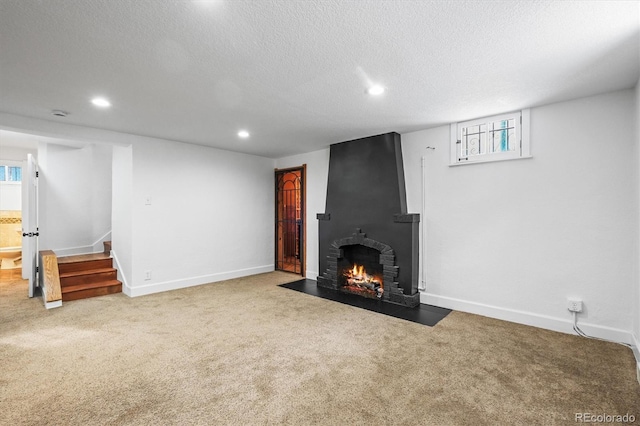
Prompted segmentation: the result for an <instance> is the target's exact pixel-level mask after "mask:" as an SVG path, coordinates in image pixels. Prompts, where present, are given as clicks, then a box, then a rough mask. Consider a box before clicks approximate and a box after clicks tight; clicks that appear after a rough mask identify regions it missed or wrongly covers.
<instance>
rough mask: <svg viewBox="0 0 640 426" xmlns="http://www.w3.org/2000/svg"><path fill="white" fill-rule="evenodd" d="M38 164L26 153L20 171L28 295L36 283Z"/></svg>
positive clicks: (23, 244) (23, 247) (24, 261)
mask: <svg viewBox="0 0 640 426" xmlns="http://www.w3.org/2000/svg"><path fill="white" fill-rule="evenodd" d="M38 235H39V233H38V164H37V163H36V160H35V158H33V155H31V154H27V161H25V166H24V168H23V173H22V278H23V279H27V278H28V279H29V297H33V296H34V294H35V289H36V287H37V285H38V275H37V272H36V271H37V269H36V268H37V266H38Z"/></svg>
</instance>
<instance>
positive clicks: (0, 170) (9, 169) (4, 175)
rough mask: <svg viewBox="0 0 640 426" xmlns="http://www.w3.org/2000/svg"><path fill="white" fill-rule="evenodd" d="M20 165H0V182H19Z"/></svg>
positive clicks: (20, 177) (20, 178) (20, 179)
mask: <svg viewBox="0 0 640 426" xmlns="http://www.w3.org/2000/svg"><path fill="white" fill-rule="evenodd" d="M21 181H22V167H17V166H4V165H0V182H21Z"/></svg>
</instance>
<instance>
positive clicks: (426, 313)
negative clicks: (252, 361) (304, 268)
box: [280, 279, 451, 327]
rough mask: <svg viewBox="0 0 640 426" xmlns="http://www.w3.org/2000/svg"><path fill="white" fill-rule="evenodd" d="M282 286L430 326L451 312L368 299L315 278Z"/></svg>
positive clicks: (282, 285)
mask: <svg viewBox="0 0 640 426" xmlns="http://www.w3.org/2000/svg"><path fill="white" fill-rule="evenodd" d="M280 287H284V288H288V289H290V290H296V291H300V292H302V293H306V294H310V295H312V296H317V297H321V298H323V299H327V300H333V301H335V302H340V303H344V304H346V305H350V306H355V307H357V308H362V309H366V310H367V311H373V312H377V313H379V314H384V315H389V316H392V317H395V318H400V319H403V320H407V321H412V322H416V323H418V324H423V325H428V326H429V327H433V326H434V325H436V324H437V323H438V322H439V321H440V320H441V319H443V318H444V317H446V316H447V315H448V314H449V312H451V309H445V308H439V307H437V306H431V305H423V304H420V305H418V306H416V307H415V308H408V307H406V306H401V305H396V304H393V303H385V302H382V301H381V300H376V299H367V298H366V297H362V296H357V295H355V294H347V293H342V292H340V291H335V290H331V289H328V288H323V287H318V285H317V284H316V282H315V281H314V280H309V279H304V280H299V281H294V282H291V283H286V284H280Z"/></svg>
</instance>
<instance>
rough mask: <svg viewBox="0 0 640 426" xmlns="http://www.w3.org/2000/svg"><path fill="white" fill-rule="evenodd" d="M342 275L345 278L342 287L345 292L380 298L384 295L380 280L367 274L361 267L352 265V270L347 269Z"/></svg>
mask: <svg viewBox="0 0 640 426" xmlns="http://www.w3.org/2000/svg"><path fill="white" fill-rule="evenodd" d="M343 275H344V276H345V278H346V285H345V286H344V287H346V290H347V291H349V292H351V293H357V294H362V295H364V296H375V297H378V298H380V297H382V293H384V288H383V287H382V280H381V279H379V278H378V277H376V276H373V275H369V274H367V272H366V271H365V269H364V266H363V265H358V264H354V265H353V268H351V269H347V270H346V271H345V272H344V274H343Z"/></svg>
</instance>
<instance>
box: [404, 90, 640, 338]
mask: <svg viewBox="0 0 640 426" xmlns="http://www.w3.org/2000/svg"><path fill="white" fill-rule="evenodd" d="M635 118H636V117H634V93H633V91H631V90H627V91H621V92H615V93H609V94H605V95H601V96H594V97H589V98H584V99H578V100H574V101H569V102H563V103H557V104H552V105H547V106H542V107H538V108H533V109H532V110H531V150H532V155H533V158H532V159H523V160H516V161H507V162H497V163H486V164H474V165H464V166H457V167H449V166H448V163H449V148H448V143H449V129H448V126H442V127H438V128H434V129H430V130H424V131H420V132H414V133H409V134H405V135H403V136H402V143H403V155H404V161H405V174H406V181H407V197H408V200H407V201H408V207H409V210H410V211H419V209H420V204H421V197H420V193H421V189H420V188H421V181H420V158H421V157H422V156H425V157H426V182H425V193H426V212H425V214H424V215H423V216H422V219H423V224H424V225H426V235H427V238H426V253H424V254H423V260H424V261H425V266H426V280H427V281H426V292H425V293H424V294H423V297H422V301H423V303H431V304H434V305H438V306H445V307H450V308H454V309H459V310H464V311H469V312H476V313H479V314H484V315H488V316H493V317H497V318H503V319H507V320H512V321H517V322H522V323H525V324H531V325H536V326H541V327H545V328H551V329H556V330H561V331H567V332H570V331H571V315H570V313H569V312H568V310H567V307H566V303H567V302H566V300H567V297H579V298H581V299H582V300H583V301H584V312H583V313H582V314H580V316H579V321H580V323H581V325H582V328H583V330H584V331H585V332H587V333H591V334H594V335H599V336H601V337H608V338H614V339H617V340H626V341H628V340H629V339H630V333H629V332H630V331H631V330H632V327H633V321H634V319H633V313H632V312H633V309H634V307H635V306H636V305H635V304H634V302H633V299H632V297H631V296H632V295H633V294H634V286H635V287H637V285H638V284H637V279H635V276H636V273H635V265H637V263H638V253H637V240H638V215H637V203H636V202H635V201H633V200H637V198H638V181H637V179H633V177H635V176H636V169H637V165H638V161H637V156H636V155H634V153H635V152H636V144H637V140H634V137H635V136H634V129H633V123H634V120H635ZM427 146H432V147H435V148H436V149H435V150H427V149H426V147H427Z"/></svg>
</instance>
